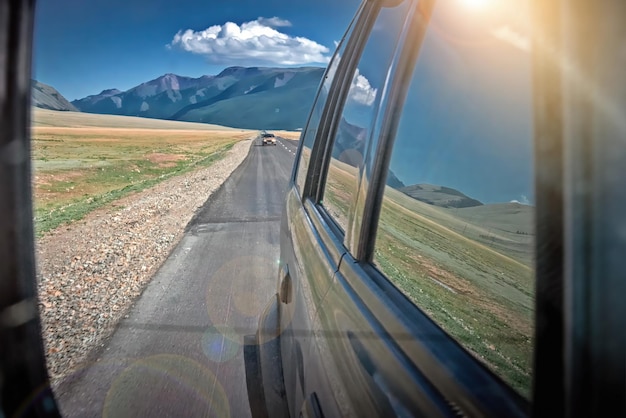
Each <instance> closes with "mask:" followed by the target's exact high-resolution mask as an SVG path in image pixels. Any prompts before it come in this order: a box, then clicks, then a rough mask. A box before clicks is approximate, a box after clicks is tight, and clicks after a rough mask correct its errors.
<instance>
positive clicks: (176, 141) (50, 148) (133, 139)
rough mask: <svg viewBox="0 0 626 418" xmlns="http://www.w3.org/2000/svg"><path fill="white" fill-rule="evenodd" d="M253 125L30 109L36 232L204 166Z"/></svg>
mask: <svg viewBox="0 0 626 418" xmlns="http://www.w3.org/2000/svg"><path fill="white" fill-rule="evenodd" d="M253 134H254V133H253V131H246V130H241V129H233V128H227V127H221V126H216V125H206V124H199V123H187V122H174V121H163V120H156V119H144V118H134V117H125V116H112V115H93V114H86V113H78V112H55V111H50V110H43V109H35V110H34V112H33V128H32V134H31V135H32V140H33V149H32V158H33V166H34V176H33V178H34V184H33V187H34V194H35V224H36V229H37V233H38V234H42V233H44V232H46V231H49V230H51V229H54V228H56V227H57V226H59V225H61V224H63V223H65V222H71V221H73V220H76V219H80V218H82V217H83V216H84V215H85V214H87V213H88V212H90V211H91V210H93V209H96V208H98V207H100V206H102V205H105V204H108V203H111V202H113V201H115V200H116V199H119V198H120V197H122V196H124V195H127V194H129V193H132V192H135V191H139V190H143V189H145V188H147V187H150V186H152V185H154V184H156V183H158V182H160V181H162V180H164V179H166V178H169V177H171V176H174V175H177V174H182V173H185V172H188V171H190V170H193V169H194V168H196V167H201V166H204V167H206V166H208V165H210V164H212V163H213V162H214V161H216V160H218V159H219V158H221V157H222V156H223V155H224V154H225V152H226V151H228V150H229V149H230V148H231V147H232V146H233V144H234V143H236V142H237V141H240V140H243V139H247V138H249V137H251V136H252V135H253Z"/></svg>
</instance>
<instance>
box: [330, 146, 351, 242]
mask: <svg viewBox="0 0 626 418" xmlns="http://www.w3.org/2000/svg"><path fill="white" fill-rule="evenodd" d="M357 175H358V168H357V167H354V166H352V165H349V164H346V163H343V162H341V161H339V160H337V159H335V158H333V159H331V161H330V166H329V168H328V177H327V179H326V188H325V190H324V200H323V205H324V207H325V208H326V209H327V210H328V212H329V213H330V215H331V216H332V217H333V218H334V219H335V221H337V223H338V224H339V225H340V226H341V227H342V228H343V229H344V231H345V230H346V228H347V225H348V212H349V210H350V204H351V203H352V201H353V200H354V198H355V197H356V187H357V184H356V182H357Z"/></svg>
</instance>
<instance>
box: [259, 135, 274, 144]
mask: <svg viewBox="0 0 626 418" xmlns="http://www.w3.org/2000/svg"><path fill="white" fill-rule="evenodd" d="M261 141H262V143H263V145H276V135H274V134H273V133H270V132H264V133H262V134H261Z"/></svg>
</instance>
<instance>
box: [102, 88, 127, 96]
mask: <svg viewBox="0 0 626 418" xmlns="http://www.w3.org/2000/svg"><path fill="white" fill-rule="evenodd" d="M121 92H122V91H121V90H118V89H104V90H102V91H101V92H100V94H99V96H115V95H116V94H120V93H121Z"/></svg>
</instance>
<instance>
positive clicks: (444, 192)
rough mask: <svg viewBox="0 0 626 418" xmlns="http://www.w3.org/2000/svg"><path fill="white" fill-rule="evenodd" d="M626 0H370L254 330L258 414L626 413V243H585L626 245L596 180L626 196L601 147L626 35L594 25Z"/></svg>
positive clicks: (322, 119)
mask: <svg viewBox="0 0 626 418" xmlns="http://www.w3.org/2000/svg"><path fill="white" fill-rule="evenodd" d="M479 3H480V4H482V3H484V4H485V5H488V4H491V5H492V9H491V10H483V9H480V7H479ZM618 4H619V3H618V2H613V3H611V5H608V4H607V5H606V7H604V6H603V7H602V8H601V10H598V9H596V10H595V14H593V15H590V14H589V13H587V12H586V10H587V9H585V7H579V6H580V5H568V4H566V2H562V3H559V4H558V5H556V4H551V5H546V4H545V3H544V2H534V3H533V5H534V6H535V8H534V9H533V10H532V12H531V9H530V4H529V2H524V4H517V3H516V6H515V7H505V6H504V5H500V6H502V7H499V6H496V2H463V1H438V2H434V1H428V0H420V1H412V0H390V1H384V0H383V1H364V2H363V3H362V5H361V6H360V8H359V10H358V11H357V13H356V16H355V18H354V20H353V21H352V23H351V24H350V27H349V28H348V30H347V32H346V36H345V37H344V38H343V39H342V41H341V42H340V43H339V44H338V46H337V50H336V52H335V55H334V56H333V58H332V59H331V60H330V63H329V65H328V68H327V71H326V73H325V76H324V78H323V79H322V83H321V85H320V88H319V91H318V94H317V97H316V99H315V101H314V104H313V108H312V110H311V113H310V116H309V119H308V122H307V125H306V128H305V129H304V130H303V132H302V135H301V138H300V144H299V149H298V153H297V155H296V161H295V164H294V170H293V174H292V177H291V180H290V184H289V188H288V191H287V196H286V200H285V205H284V212H283V216H282V221H281V232H280V236H281V249H280V265H279V277H278V284H277V293H276V296H275V297H274V298H272V300H271V301H270V302H269V304H268V305H267V308H266V309H265V311H264V312H263V314H262V315H261V319H260V322H259V329H258V331H257V333H256V335H255V336H250V337H248V340H247V345H246V350H247V355H246V358H247V360H246V362H247V364H248V363H249V364H252V366H247V376H248V379H249V382H248V389H249V396H250V403H251V406H252V410H253V414H255V411H256V413H257V414H259V415H258V416H263V415H264V414H267V415H269V416H276V417H280V416H292V417H295V416H315V417H321V416H324V417H335V416H355V417H365V416H385V417H387V416H428V417H434V416H481V417H486V416H493V417H503V416H507V417H515V416H519V417H523V416H530V415H533V416H593V415H596V414H600V415H602V412H601V411H605V412H606V411H608V410H609V409H608V408H609V406H608V405H612V406H611V407H616V408H621V409H620V411H624V405H623V402H622V404H620V403H619V399H622V400H623V390H624V387H625V386H624V379H623V376H624V371H625V370H626V369H625V367H624V361H623V350H624V347H625V345H624V331H623V327H622V328H620V327H621V326H620V325H619V324H620V323H621V319H620V318H622V319H623V318H624V308H623V307H622V306H621V305H620V302H619V300H618V299H617V298H613V296H611V290H610V289H611V287H614V288H619V289H621V290H622V291H623V290H624V288H625V285H624V281H623V280H622V279H623V273H621V272H620V270H619V267H618V266H623V261H618V260H616V259H615V260H612V261H610V262H609V259H608V258H607V257H608V256H607V254H606V253H605V252H597V251H593V250H591V248H590V247H587V246H586V245H587V244H588V243H589V242H590V241H588V240H589V239H592V240H593V241H594V242H596V243H597V244H599V245H600V244H601V246H604V247H603V248H606V249H608V248H610V249H611V251H610V252H611V253H613V251H616V250H617V249H620V248H621V249H622V250H623V249H624V248H625V242H626V240H623V239H620V238H619V237H618V236H617V235H616V234H615V233H614V232H613V231H612V230H611V228H610V227H608V225H609V223H608V222H607V221H606V218H603V217H600V216H609V217H611V219H612V220H613V221H614V222H617V223H618V224H623V222H624V221H625V218H624V215H623V212H620V213H618V211H611V210H610V209H608V208H607V207H606V206H603V205H602V204H601V203H598V201H597V200H596V198H599V194H598V193H605V192H606V193H609V194H610V195H611V196H613V198H616V199H617V201H621V202H624V201H626V200H625V199H626V195H625V194H624V191H623V190H624V188H623V177H620V176H616V175H615V174H613V175H612V174H611V173H610V171H607V170H610V169H609V168H608V166H606V165H604V164H609V165H611V166H612V167H614V168H615V169H617V170H618V171H619V169H618V167H619V166H618V165H613V164H617V161H618V160H620V158H621V161H622V162H623V161H624V158H622V157H625V156H626V153H624V149H625V148H624V144H623V143H621V145H620V144H619V143H618V142H619V141H618V138H619V137H622V138H623V134H624V133H625V132H624V126H623V125H621V127H620V125H619V123H618V122H617V121H618V119H619V118H618V117H611V116H610V115H609V114H608V113H607V111H608V108H604V110H603V107H602V106H603V105H602V104H601V103H600V102H598V101H595V99H592V98H590V96H589V90H585V87H584V86H587V87H589V86H592V85H593V86H594V88H596V89H599V90H601V91H602V97H603V98H604V99H606V100H608V102H610V103H612V104H613V105H614V106H615V107H614V109H618V108H619V109H622V110H624V109H625V105H626V103H625V102H624V100H623V97H625V96H618V95H617V93H615V91H612V90H611V89H612V87H609V86H619V88H617V90H618V91H621V92H624V88H625V82H624V78H623V76H620V75H619V73H618V72H616V71H615V70H614V68H617V67H616V66H615V65H614V58H613V57H612V55H611V52H610V51H611V47H607V45H612V47H617V45H619V39H620V38H619V36H618V37H613V35H615V34H616V33H617V32H614V33H612V35H610V34H609V32H603V35H601V36H600V35H599V36H598V37H596V38H594V39H593V40H589V39H587V38H584V37H580V36H579V32H578V30H580V28H581V27H596V28H600V27H602V26H603V23H602V22H603V19H604V18H607V19H609V20H611V22H610V24H611V25H614V26H615V28H618V27H620V25H621V23H620V19H618V18H615V13H617V9H618V8H621V9H620V10H622V11H623V6H618ZM605 13H606V15H605ZM564 15H567V16H568V19H569V20H568V21H567V22H568V23H564V21H563V20H562V19H561V17H562V16H564ZM610 16H613V17H612V18H611V17H610ZM622 17H623V16H622ZM531 21H532V22H533V23H534V26H533V29H532V32H531V25H530V22H531ZM622 23H623V22H622ZM615 30H617V29H615ZM619 31H620V33H621V34H622V35H623V34H624V33H625V31H624V30H623V29H619ZM585 33H588V32H585ZM537 39H538V41H537ZM532 40H534V43H533V42H532ZM591 42H599V43H598V44H599V45H603V46H605V48H599V49H601V50H602V51H605V52H602V53H599V54H598V55H594V56H593V57H592V55H589V54H587V51H591V50H594V49H593V48H591V49H587V48H588V47H589V45H592V43H591ZM565 44H567V45H568V48H567V49H566V48H565V47H564V46H563V45H565ZM555 51H560V53H561V54H562V56H559V55H558V54H556V53H555ZM565 51H567V52H565ZM555 54H556V55H555ZM568 54H569V55H568ZM555 57H556V58H555ZM572 66H573V67H572ZM595 66H597V67H595ZM594 68H595V69H594ZM598 68H601V70H599V72H596V69H598ZM592 69H593V70H592ZM601 74H603V75H604V76H606V78H603V77H604V76H601ZM583 75H584V77H585V80H587V81H588V82H589V83H591V84H589V83H582V84H581V83H579V81H580V77H582V76H583ZM561 83H562V84H561ZM620 97H621V98H620ZM589 111H591V112H592V113H594V114H596V115H598V117H600V119H601V120H602V122H603V124H604V125H603V127H604V128H606V130H605V129H604V128H603V129H600V130H593V129H592V128H591V126H592V125H593V122H592V121H591V119H588V118H587V119H585V118H583V119H580V117H579V116H581V115H583V114H588V112H589ZM609 113H610V112H609ZM577 115H578V116H577ZM615 115H616V114H615ZM615 115H614V116H615ZM620 132H621V133H620ZM581 133H584V134H581ZM620 135H622V136H620ZM583 144H585V145H583ZM601 144H604V145H601ZM609 144H610V146H612V147H614V148H613V149H620V150H621V151H620V152H621V154H620V155H621V156H622V157H620V158H616V159H615V160H612V159H611V158H609V157H608V155H609V154H605V153H603V152H602V151H600V147H602V146H608V145H609ZM589 149H594V150H596V151H598V152H599V154H595V155H596V157H594V158H599V159H600V160H602V161H603V163H602V165H601V166H602V168H598V167H600V166H598V165H595V164H596V163H598V160H594V161H595V162H594V163H593V164H592V165H593V167H596V168H598V171H594V170H593V169H589V170H587V169H582V168H580V167H588V168H589V167H591V166H590V165H589V164H591V163H590V160H589V155H590V154H589V153H586V152H585V151H584V150H589ZM600 155H604V156H605V157H606V158H605V157H600ZM613 155H614V156H615V154H613ZM609 160H611V161H612V162H611V163H609ZM564 170H565V171H564ZM563 173H566V175H564V174H563ZM615 173H617V171H616V172H615ZM589 182H591V183H589ZM582 184H594V185H596V186H597V187H598V189H596V191H595V192H594V191H592V190H591V189H590V188H580V187H579V186H580V185H582ZM618 184H620V185H618ZM600 190H602V192H600ZM594 196H595V197H594ZM583 202H586V203H584V204H583ZM579 204H582V206H579ZM586 205H591V206H586ZM590 207H594V208H595V210H598V212H597V213H594V212H593V211H591V210H589V208H590ZM600 213H601V214H602V215H601V214H600ZM567 214H569V215H567ZM570 215H571V216H570ZM589 222H591V224H590V223H589ZM592 224H593V225H592ZM589 228H591V229H589ZM591 230H593V231H594V234H598V235H594V237H593V238H592V237H591V236H590V235H587V234H588V233H589V232H590V231H591ZM565 231H567V239H566V235H565ZM564 249H567V251H564ZM594 257H595V258H594ZM592 259H594V260H601V261H600V262H601V263H605V262H609V263H610V266H609V265H606V264H602V266H601V267H600V265H594V266H595V267H594V266H592V264H587V263H588V262H591V261H590V260H592ZM596 267H597V268H598V269H599V270H596V269H595V268H596ZM600 271H602V272H606V273H608V276H605V275H602V274H600ZM591 277H593V281H590V280H591ZM620 277H621V279H620ZM600 283H603V284H600ZM587 292H591V293H587ZM565 301H567V303H566V302H565ZM591 312H593V313H591ZM604 315H606V318H612V320H609V321H604V320H603V319H602V318H605V316H604ZM612 321H613V322H612ZM592 329H593V330H595V331H592ZM596 331H597V332H598V334H595V332H596ZM601 335H602V336H605V338H609V339H610V336H611V335H619V342H616V343H615V346H612V348H610V349H609V348H606V347H604V346H603V343H602V342H601V340H598V339H597V338H600V336H601ZM583 341H585V342H583ZM612 341H615V340H612ZM618 347H620V348H619V349H618ZM589 350H591V351H589ZM620 350H622V351H620ZM566 353H567V355H566ZM620 356H621V357H620ZM591 358H593V359H594V361H596V362H597V363H594V362H593V361H591V362H587V360H589V359H591ZM585 359H586V360H585ZM596 365H597V366H598V367H596ZM255 376H257V377H256V378H255ZM620 376H621V377H620ZM588 379H592V382H591V381H589V380H588ZM255 382H256V383H255ZM614 385H615V386H614ZM258 387H262V388H263V389H262V390H261V391H260V392H259V390H258ZM583 389H584V390H583ZM581 391H582V392H581ZM620 391H622V392H620ZM599 399H602V402H599V401H598V400H599ZM580 411H584V412H580ZM592 411H593V412H592ZM579 414H580V415H579Z"/></svg>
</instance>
